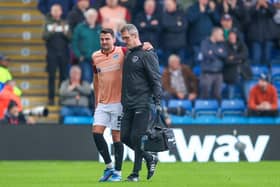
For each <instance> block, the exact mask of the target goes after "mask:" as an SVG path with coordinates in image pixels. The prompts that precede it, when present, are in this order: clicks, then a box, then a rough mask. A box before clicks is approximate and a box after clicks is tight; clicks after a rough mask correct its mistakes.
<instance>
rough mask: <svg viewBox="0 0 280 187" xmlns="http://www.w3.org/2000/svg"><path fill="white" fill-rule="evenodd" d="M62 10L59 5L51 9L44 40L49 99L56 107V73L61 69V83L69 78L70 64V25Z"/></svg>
mask: <svg viewBox="0 0 280 187" xmlns="http://www.w3.org/2000/svg"><path fill="white" fill-rule="evenodd" d="M61 16H62V8H61V6H60V5H59V4H54V5H53V6H52V7H51V12H50V15H49V16H47V17H46V22H45V25H44V31H43V39H44V40H45V42H46V49H47V59H46V60H47V72H48V75H49V76H48V92H49V93H48V98H49V105H54V97H55V73H56V68H59V81H60V83H61V82H62V81H64V80H65V79H66V77H67V65H68V62H69V55H68V51H69V47H68V45H69V41H70V30H69V25H68V24H67V22H65V21H64V20H63V19H62V18H61Z"/></svg>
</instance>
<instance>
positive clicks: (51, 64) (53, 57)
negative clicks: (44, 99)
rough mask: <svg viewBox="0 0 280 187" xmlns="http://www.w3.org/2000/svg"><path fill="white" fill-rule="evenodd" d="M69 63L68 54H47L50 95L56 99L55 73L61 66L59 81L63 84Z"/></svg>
mask: <svg viewBox="0 0 280 187" xmlns="http://www.w3.org/2000/svg"><path fill="white" fill-rule="evenodd" d="M68 64H69V56H68V54H55V53H51V54H48V55H47V72H48V74H49V77H48V91H49V92H48V97H49V99H54V96H55V86H56V85H55V74H56V69H57V68H59V83H60V84H61V82H62V81H64V80H65V79H66V78H67V70H68Z"/></svg>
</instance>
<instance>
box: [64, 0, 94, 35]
mask: <svg viewBox="0 0 280 187" xmlns="http://www.w3.org/2000/svg"><path fill="white" fill-rule="evenodd" d="M89 6H90V2H89V0H78V2H77V5H76V6H74V7H73V9H72V10H71V12H70V13H69V15H68V18H67V20H68V23H69V26H70V30H71V32H73V31H74V29H75V27H76V26H77V25H78V24H79V23H82V22H83V21H84V20H85V16H84V13H85V12H86V10H87V9H88V8H89Z"/></svg>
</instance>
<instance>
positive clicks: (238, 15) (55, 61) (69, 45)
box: [38, 0, 280, 113]
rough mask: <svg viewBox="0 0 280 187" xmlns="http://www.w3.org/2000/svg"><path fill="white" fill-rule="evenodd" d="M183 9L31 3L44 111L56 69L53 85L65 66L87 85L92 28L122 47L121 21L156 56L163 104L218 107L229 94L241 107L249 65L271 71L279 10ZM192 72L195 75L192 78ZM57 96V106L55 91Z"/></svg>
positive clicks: (170, 2)
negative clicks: (44, 85)
mask: <svg viewBox="0 0 280 187" xmlns="http://www.w3.org/2000/svg"><path fill="white" fill-rule="evenodd" d="M183 7H184V6H182V1H178V0H177V1H176V0H145V1H136V0H76V1H75V0H39V3H38V9H39V10H40V11H41V12H42V13H43V14H44V15H45V16H46V22H45V27H44V34H43V38H44V40H45V41H46V46H47V70H48V73H49V104H50V105H53V104H54V93H55V84H54V77H55V72H56V67H59V70H60V73H59V74H60V83H62V82H63V81H64V84H62V85H61V86H65V84H66V83H65V81H67V80H66V79H67V71H68V69H69V66H68V64H70V65H76V64H78V65H79V66H80V68H81V70H82V73H81V82H83V84H84V81H85V82H87V83H88V84H91V83H92V80H93V79H92V78H93V77H92V74H93V73H92V63H91V61H92V58H91V55H92V53H93V52H95V51H97V50H98V49H99V47H100V45H99V32H100V29H101V28H102V27H108V28H112V29H113V30H114V31H115V34H116V38H117V41H116V43H117V44H118V45H122V39H121V37H119V29H120V28H121V27H122V25H123V24H125V23H128V22H130V23H134V24H135V25H136V26H137V27H138V29H139V32H140V37H141V40H142V42H144V41H147V42H150V43H151V44H152V45H153V47H154V49H155V50H156V51H157V53H158V56H159V58H160V65H161V66H162V68H164V73H163V86H164V89H165V92H164V99H166V100H168V99H170V98H177V99H189V100H192V101H193V100H195V99H197V98H201V99H217V100H218V101H221V99H223V98H228V99H233V98H236V95H235V94H236V92H237V91H236V89H237V90H240V91H241V92H242V98H243V99H244V101H246V102H247V101H248V100H249V98H248V97H249V96H250V95H251V94H250V93H249V91H250V89H249V87H246V82H247V81H249V80H251V78H252V71H251V66H252V65H264V66H267V67H268V68H271V64H272V61H273V49H274V48H277V47H278V40H279V39H280V26H279V24H280V19H279V17H280V16H279V15H280V14H279V12H280V11H279V10H280V3H278V2H277V1H267V0H197V1H195V2H193V3H192V4H190V6H189V7H188V8H186V9H184V8H183ZM194 68H198V69H199V73H198V74H197V73H196V72H192V70H194ZM76 69H77V68H76ZM68 83H69V80H68ZM224 85H226V87H227V94H226V95H224V94H223V89H224ZM68 86H69V85H68ZM70 87H71V85H70ZM65 89H66V90H67V89H68V88H65ZM60 94H61V100H65V98H64V96H63V94H62V92H61V90H60ZM78 95H79V94H78ZM85 96H86V95H85ZM75 97H76V96H75ZM88 97H89V100H90V96H89V95H88ZM63 105H65V103H64V104H63ZM66 105H67V104H66ZM84 106H86V105H84ZM63 110H64V111H61V112H62V113H65V107H63Z"/></svg>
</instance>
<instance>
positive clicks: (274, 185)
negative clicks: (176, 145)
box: [0, 161, 280, 187]
mask: <svg viewBox="0 0 280 187" xmlns="http://www.w3.org/2000/svg"><path fill="white" fill-rule="evenodd" d="M131 168H132V164H131V162H125V163H124V165H123V178H125V177H126V176H127V175H128V174H129V173H130V171H131ZM103 169H104V165H103V164H101V163H97V162H84V161H81V162H80V161H74V162H71V161H0V187H35V186H36V187H45V186H51V187H111V186H112V187H124V186H125V187H138V186H139V187H140V186H141V187H142V186H143V187H165V186H166V187H208V186H210V187H280V162H259V163H247V162H241V163H214V162H209V163H195V162H194V163H180V162H177V163H168V164H166V163H159V165H158V167H157V171H156V174H155V176H154V177H153V178H152V179H151V180H150V181H147V180H146V167H145V164H143V170H142V173H141V176H140V180H141V181H140V182H138V183H129V182H125V181H124V182H119V183H99V182H97V181H98V179H99V177H100V176H101V173H102V171H103Z"/></svg>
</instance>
